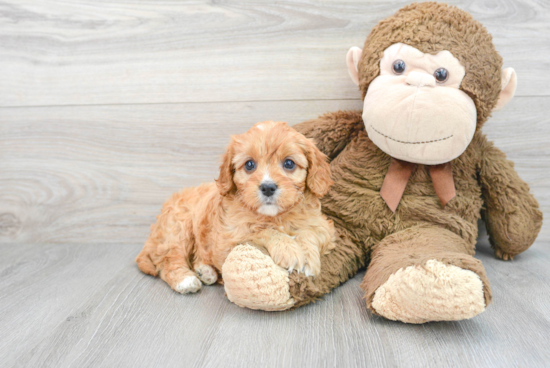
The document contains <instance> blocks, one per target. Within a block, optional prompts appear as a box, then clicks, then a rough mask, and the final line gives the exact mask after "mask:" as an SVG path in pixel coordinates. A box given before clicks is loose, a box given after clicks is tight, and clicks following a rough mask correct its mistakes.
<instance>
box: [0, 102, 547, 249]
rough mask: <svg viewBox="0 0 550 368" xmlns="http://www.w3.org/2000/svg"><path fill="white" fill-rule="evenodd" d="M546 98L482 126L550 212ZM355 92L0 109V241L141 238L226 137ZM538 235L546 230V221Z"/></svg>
mask: <svg viewBox="0 0 550 368" xmlns="http://www.w3.org/2000/svg"><path fill="white" fill-rule="evenodd" d="M549 105H550V97H536V98H534V97H533V98H531V97H518V98H516V99H514V100H513V101H512V103H511V104H510V106H508V107H507V108H505V109H504V110H503V111H500V112H498V113H497V114H495V116H494V118H493V119H491V120H490V121H489V122H488V123H487V124H486V126H485V127H484V129H485V131H486V132H487V134H488V135H489V137H490V138H491V139H494V140H495V142H496V144H497V145H498V146H499V147H500V148H501V149H503V150H504V151H505V152H506V153H507V154H508V155H509V157H510V158H511V159H512V160H514V161H515V162H516V169H517V170H518V172H519V173H520V175H521V176H522V177H523V178H524V179H525V180H526V181H527V182H528V183H529V184H530V185H531V187H532V189H533V192H534V193H535V195H536V197H537V198H538V200H539V201H540V203H541V205H542V208H543V211H544V212H545V214H547V215H548V214H549V213H550V146H549V145H548V143H547V142H548V136H549V134H550V117H549V115H548V112H547V111H548V110H547V109H548V108H547V106H549ZM359 108H361V103H360V101H347V100H344V101H284V102H248V103H217V104H210V103H203V104H168V105H135V106H134V105H133V106H127V105H122V106H74V107H48V108H9V109H6V108H5V109H1V110H0V120H1V121H2V124H0V153H1V156H2V159H1V162H0V165H1V170H0V241H9V242H19V243H25V242H42V243H58V242H65V243H76V242H78V243H91V244H93V243H117V244H118V243H133V244H135V243H141V242H144V241H145V239H146V238H147V235H148V231H149V226H150V224H151V223H153V222H154V219H155V216H156V215H157V214H158V211H159V210H160V207H161V205H162V203H163V202H164V201H165V200H166V199H167V198H168V197H169V196H170V195H171V194H172V193H173V192H175V191H177V190H179V189H181V188H183V187H186V186H194V185H198V184H199V183H201V182H206V181H212V180H214V179H215V178H216V177H217V175H218V173H217V166H218V161H219V157H220V155H221V154H222V153H223V151H224V149H225V146H226V145H227V144H228V140H229V136H230V135H231V134H235V133H241V132H244V131H246V130H247V129H248V128H249V127H250V126H251V125H252V124H254V123H255V122H258V121H262V120H266V119H274V120H284V121H288V122H289V123H290V124H295V123H298V122H301V121H303V120H306V119H310V118H314V117H316V116H317V114H319V113H322V112H325V111H334V110H338V109H359ZM540 239H550V231H549V229H548V227H546V226H545V227H544V228H543V231H542V234H541V235H540Z"/></svg>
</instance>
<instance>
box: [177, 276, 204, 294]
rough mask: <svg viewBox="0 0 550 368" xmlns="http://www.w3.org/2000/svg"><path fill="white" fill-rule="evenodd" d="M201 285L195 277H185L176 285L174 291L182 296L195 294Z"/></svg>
mask: <svg viewBox="0 0 550 368" xmlns="http://www.w3.org/2000/svg"><path fill="white" fill-rule="evenodd" d="M201 286H202V284H201V282H200V280H199V279H198V277H197V276H187V277H186V278H184V279H183V281H182V282H180V283H179V284H177V285H176V291H177V292H178V293H182V294H188V293H196V292H197V291H199V290H200V288H201Z"/></svg>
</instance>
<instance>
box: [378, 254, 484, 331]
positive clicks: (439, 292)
mask: <svg viewBox="0 0 550 368" xmlns="http://www.w3.org/2000/svg"><path fill="white" fill-rule="evenodd" d="M372 307H373V308H374V309H375V310H376V312H377V313H378V314H380V315H382V316H384V317H386V318H388V319H391V320H394V321H402V322H407V323H424V322H429V321H457V320H461V319H467V318H472V317H473V316H475V315H477V314H479V313H481V312H483V311H484V310H485V300H484V297H483V283H482V282H481V279H480V278H479V276H478V275H477V274H476V273H474V272H472V271H469V270H464V269H462V268H460V267H457V266H453V265H446V264H444V263H441V262H439V261H437V260H435V259H432V260H429V261H428V262H426V264H425V265H424V266H419V265H416V266H410V267H407V268H401V269H399V270H398V271H397V272H395V273H394V274H392V275H391V276H390V278H389V279H388V281H386V282H385V283H384V284H383V285H382V286H380V287H379V288H378V289H377V290H376V292H375V293H374V299H373V301H372Z"/></svg>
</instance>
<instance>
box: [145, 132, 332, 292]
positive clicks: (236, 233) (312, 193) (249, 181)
mask: <svg viewBox="0 0 550 368" xmlns="http://www.w3.org/2000/svg"><path fill="white" fill-rule="evenodd" d="M331 185H332V181H331V179H330V169H329V165H328V163H327V161H326V157H325V155H324V154H322V153H321V152H320V151H319V150H318V149H317V147H316V146H315V145H314V144H313V143H312V142H311V141H310V140H308V139H307V138H305V137H304V136H303V135H301V134H300V133H298V132H297V131H295V130H294V129H292V128H290V127H289V126H288V125H287V124H286V123H282V122H273V121H267V122H263V123H258V124H256V125H254V126H253V127H252V128H251V129H250V130H249V131H248V132H246V133H244V134H241V135H237V136H233V137H231V143H230V144H229V146H228V148H227V151H226V153H225V154H224V156H223V159H222V164H221V166H220V175H219V178H218V180H216V183H207V184H202V185H200V186H198V187H196V188H188V189H184V190H182V191H181V192H179V193H176V194H174V195H173V196H172V198H171V199H169V200H168V201H167V202H166V203H165V204H164V206H163V207H162V211H161V213H160V215H159V216H157V222H156V223H155V224H153V225H152V226H151V235H150V236H149V239H148V240H147V242H146V243H145V246H144V247H143V250H142V251H141V253H140V254H139V255H138V256H137V258H136V262H137V264H138V266H139V268H140V270H141V271H143V272H144V273H146V274H149V275H153V276H157V275H160V277H161V278H162V279H163V280H164V281H165V282H166V283H168V285H170V287H171V288H172V289H174V290H175V291H177V292H179V293H182V294H186V293H191V292H196V291H198V290H199V289H200V288H201V281H202V283H204V284H206V285H210V284H213V283H214V282H216V281H217V279H218V274H219V273H220V272H221V269H222V265H223V263H224V261H225V259H226V257H227V255H228V254H229V252H230V251H231V249H232V248H233V247H235V246H236V245H238V244H241V243H245V242H249V243H252V244H254V245H256V246H259V247H264V248H265V249H266V250H267V252H268V253H269V254H270V256H271V258H272V259H273V261H274V262H275V263H277V264H278V265H280V266H281V267H284V268H286V269H288V270H289V272H292V271H293V270H297V271H298V272H303V273H305V274H306V275H307V276H316V275H318V274H319V272H320V269H321V261H320V255H321V254H324V253H325V252H328V251H329V250H330V249H332V247H333V237H334V228H333V226H332V222H331V221H328V220H327V219H326V218H325V217H324V216H323V215H322V214H321V204H320V201H319V198H320V197H322V196H323V195H324V194H325V193H327V191H328V190H329V188H330V186H331ZM220 283H221V280H220Z"/></svg>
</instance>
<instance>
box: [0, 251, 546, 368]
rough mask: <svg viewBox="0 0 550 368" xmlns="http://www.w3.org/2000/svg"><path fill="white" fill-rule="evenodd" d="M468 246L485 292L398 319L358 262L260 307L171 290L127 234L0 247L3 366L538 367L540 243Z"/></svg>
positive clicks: (541, 355) (207, 292) (205, 292)
mask: <svg viewBox="0 0 550 368" xmlns="http://www.w3.org/2000/svg"><path fill="white" fill-rule="evenodd" d="M548 245H549V244H548V243H542V242H539V243H537V244H536V245H535V246H533V248H532V249H530V250H529V251H528V252H526V253H525V254H523V255H520V256H518V257H517V259H516V260H514V261H513V262H509V263H504V262H503V261H499V260H496V259H495V258H494V256H493V254H492V251H491V250H490V248H489V246H488V245H487V243H486V242H485V241H482V244H480V245H479V247H478V248H479V249H478V255H477V256H478V258H479V259H481V260H482V261H483V263H484V264H485V267H486V269H487V274H488V276H489V278H490V279H491V284H492V288H493V292H494V303H493V304H492V305H490V307H489V308H488V309H487V311H485V312H484V313H482V314H481V315H479V316H477V317H475V318H473V319H471V320H467V321H461V322H445V323H429V324H424V325H407V324H403V323H399V322H392V321H388V320H385V319H383V318H380V317H375V316H372V315H371V314H370V313H369V312H367V310H366V308H365V302H364V300H363V299H362V292H361V289H360V288H359V284H360V281H361V279H362V277H363V275H364V272H360V273H359V274H358V275H357V276H356V277H355V278H354V279H352V280H350V281H348V282H347V283H346V284H344V285H343V286H341V287H339V288H337V289H336V290H335V291H333V292H332V293H331V294H329V295H327V296H325V297H324V298H323V299H322V300H320V301H318V302H317V303H315V304H312V305H308V306H305V307H303V308H299V309H297V310H295V311H290V312H271V313H270V312H260V311H252V310H247V309H242V308H240V307H238V306H236V305H234V304H232V303H230V302H229V301H228V300H227V298H225V296H224V291H223V287H222V286H211V287H204V288H203V289H202V290H201V291H200V292H199V293H198V294H195V295H185V296H183V295H180V294H177V293H175V292H173V291H172V290H171V289H170V288H169V287H168V286H166V284H164V283H163V282H162V281H161V280H160V279H155V278H153V277H150V276H146V275H144V274H142V273H140V272H139V270H138V269H137V267H136V266H135V265H134V263H133V262H132V259H133V257H134V256H135V255H136V254H137V252H139V250H140V244H135V245H128V244H125V245H117V246H114V245H105V244H97V245H83V244H53V245H41V246H40V247H37V246H36V245H34V244H33V245H27V244H24V245H23V244H22V245H19V246H17V247H15V246H9V245H4V246H2V247H1V248H0V275H1V276H0V295H1V296H0V316H1V317H0V331H2V334H1V335H0V356H1V357H2V361H1V364H0V365H1V366H2V367H12V366H18V367H39V366H47V367H68V366H73V367H290V366H292V367H382V366H389V367H394V366H400V367H426V366H433V367H451V366H453V367H505V366H508V367H548V365H549V362H550V349H549V348H548V347H549V346H550V319H549V318H548V316H549V315H550V285H549V283H548V280H549V279H550V267H548V265H549V264H550V252H548Z"/></svg>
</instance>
